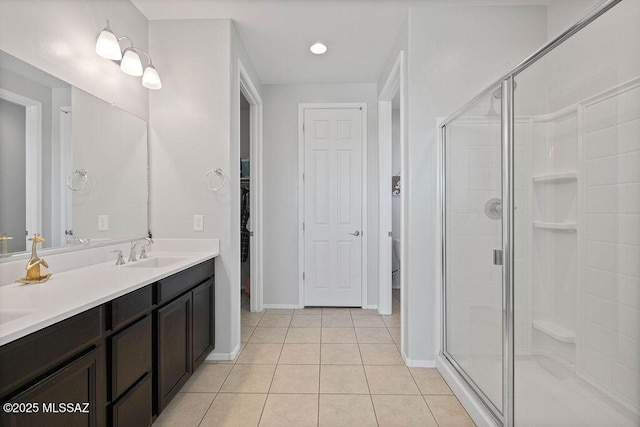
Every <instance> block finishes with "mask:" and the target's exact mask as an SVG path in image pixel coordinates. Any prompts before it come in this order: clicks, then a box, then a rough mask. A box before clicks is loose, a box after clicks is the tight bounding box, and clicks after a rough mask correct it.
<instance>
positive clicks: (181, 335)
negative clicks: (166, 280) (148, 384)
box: [157, 293, 191, 411]
mask: <svg viewBox="0 0 640 427" xmlns="http://www.w3.org/2000/svg"><path fill="white" fill-rule="evenodd" d="M157 319H158V320H157V328H158V329H157V334H158V369H157V376H158V377H157V378H158V383H157V384H158V411H162V410H163V409H164V408H165V407H166V406H167V404H168V403H169V401H170V400H171V398H172V397H173V396H174V395H175V394H176V393H177V392H178V391H180V388H181V387H182V386H183V385H184V383H186V382H187V380H188V379H189V376H190V375H191V331H190V329H191V327H190V323H191V293H188V294H186V295H184V296H182V297H180V298H178V299H177V300H175V301H173V302H171V303H169V304H167V305H166V306H164V307H162V308H160V309H159V310H158V312H157Z"/></svg>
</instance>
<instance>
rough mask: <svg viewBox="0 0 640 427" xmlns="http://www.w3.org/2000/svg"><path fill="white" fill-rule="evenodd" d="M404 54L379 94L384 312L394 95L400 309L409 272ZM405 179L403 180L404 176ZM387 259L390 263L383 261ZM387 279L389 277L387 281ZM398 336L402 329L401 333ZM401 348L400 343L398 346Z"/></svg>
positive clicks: (388, 298)
mask: <svg viewBox="0 0 640 427" xmlns="http://www.w3.org/2000/svg"><path fill="white" fill-rule="evenodd" d="M405 88H406V82H405V54H404V51H403V50H401V51H400V53H399V54H398V57H397V58H396V61H395V63H394V64H393V67H392V68H391V71H389V75H388V76H387V79H386V80H385V83H384V86H383V87H382V90H381V91H380V94H379V95H378V179H379V186H378V191H379V194H378V218H379V222H378V227H379V228H378V236H379V238H378V257H379V258H378V277H379V278H378V293H379V295H378V312H379V313H380V314H383V315H388V314H391V312H392V303H393V296H392V278H391V275H392V267H391V260H392V255H393V237H392V236H390V235H389V233H391V230H392V216H393V215H392V204H391V203H392V197H391V191H390V188H391V183H390V182H389V177H391V175H392V173H393V171H392V170H391V152H392V148H391V147H392V138H393V135H392V114H393V105H392V101H393V98H394V97H395V95H396V94H399V95H400V124H399V125H400V177H401V178H400V179H401V183H402V184H403V187H404V188H402V189H401V190H400V242H401V248H400V254H399V256H400V268H401V269H403V271H404V272H405V273H401V274H400V299H401V302H400V306H401V307H400V310H401V311H403V310H404V308H405V307H404V306H405V304H404V295H405V294H406V289H407V286H406V283H407V281H406V279H407V274H406V271H408V270H407V269H406V268H405V267H406V265H405V258H406V257H405V251H404V248H405V247H406V242H407V240H406V239H407V236H406V223H405V220H404V213H405V212H406V207H405V204H406V203H407V198H406V187H407V186H406V185H404V184H405V183H406V181H407V179H406V178H408V177H407V176H406V173H405V172H406V162H405V154H406V153H407V152H408V150H407V132H406V120H407V119H406V117H407V114H406V112H407V109H406V95H405ZM403 178H404V179H403ZM384 260H388V261H389V262H383V261H384ZM387 279H388V280H387ZM400 323H401V329H403V328H404V322H403V321H402V316H401V320H400ZM400 335H401V339H402V337H403V336H404V332H401V333H400ZM401 348H403V346H402V345H401Z"/></svg>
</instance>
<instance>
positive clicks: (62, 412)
mask: <svg viewBox="0 0 640 427" xmlns="http://www.w3.org/2000/svg"><path fill="white" fill-rule="evenodd" d="M104 368H105V365H104V350H103V347H98V348H96V349H95V350H92V351H91V352H89V353H88V354H86V355H85V356H82V357H81V358H79V359H78V360H76V361H74V362H71V363H70V364H68V365H66V366H64V367H63V368H61V369H59V370H58V371H56V372H54V373H53V374H51V375H49V376H47V377H46V378H45V379H43V380H42V381H40V382H38V383H36V384H35V385H34V386H32V387H31V388H29V389H27V390H25V391H24V392H22V393H21V394H19V395H18V396H16V397H15V398H13V399H11V400H9V402H11V403H14V404H24V406H23V407H24V408H25V409H28V408H29V404H36V403H37V404H38V409H37V412H36V411H33V412H32V413H26V414H25V413H20V414H7V413H6V412H5V411H3V412H2V415H0V419H1V420H2V422H1V423H0V424H1V425H2V426H12V427H22V426H24V427H40V426H42V427H87V426H91V427H93V426H104V425H105V405H106V401H105V372H104ZM31 408H32V410H33V409H34V407H33V406H31Z"/></svg>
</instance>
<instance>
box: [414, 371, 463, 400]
mask: <svg viewBox="0 0 640 427" xmlns="http://www.w3.org/2000/svg"><path fill="white" fill-rule="evenodd" d="M409 371H411V375H413V379H414V380H415V381H416V384H418V388H419V389H420V392H421V393H422V394H453V393H452V392H451V389H450V388H449V386H448V385H447V383H446V382H445V380H444V379H443V378H442V376H441V375H440V373H439V372H438V370H437V369H434V368H409Z"/></svg>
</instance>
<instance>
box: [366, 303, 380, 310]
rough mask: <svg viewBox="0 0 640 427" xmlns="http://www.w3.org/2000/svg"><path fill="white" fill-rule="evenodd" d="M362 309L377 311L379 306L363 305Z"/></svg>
mask: <svg viewBox="0 0 640 427" xmlns="http://www.w3.org/2000/svg"><path fill="white" fill-rule="evenodd" d="M362 308H363V309H365V310H377V309H378V304H370V305H363V306H362Z"/></svg>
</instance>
